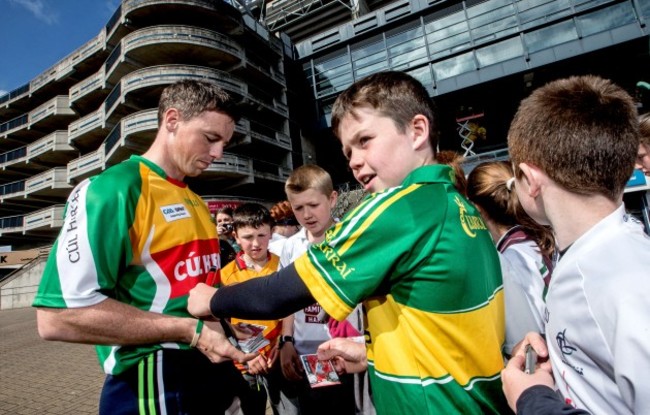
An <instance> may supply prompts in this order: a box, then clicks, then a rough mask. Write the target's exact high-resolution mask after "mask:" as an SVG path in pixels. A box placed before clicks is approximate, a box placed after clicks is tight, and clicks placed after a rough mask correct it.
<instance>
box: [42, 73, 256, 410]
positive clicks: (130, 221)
mask: <svg viewBox="0 0 650 415" xmlns="http://www.w3.org/2000/svg"><path fill="white" fill-rule="evenodd" d="M237 117H238V116H237V112H236V107H235V101H234V99H233V98H232V97H231V96H230V95H228V94H227V93H226V92H225V91H223V90H221V88H219V87H218V86H216V85H214V84H211V83H207V82H200V81H180V82H177V83H175V84H173V85H171V86H168V87H167V88H165V90H164V91H163V92H162V95H161V98H160V103H159V111H158V124H159V129H158V132H157V134H156V137H155V140H154V142H153V144H152V145H151V147H150V148H149V150H147V152H146V153H145V154H143V155H142V156H132V157H131V159H129V160H126V161H124V162H122V163H120V164H118V165H116V166H113V167H111V168H110V169H107V170H106V171H105V172H103V173H102V174H100V175H98V176H95V177H92V178H90V179H87V180H85V181H83V182H82V183H81V184H79V186H77V187H76V188H75V189H73V191H72V193H71V194H70V197H69V198H68V203H67V208H66V215H65V222H64V225H63V228H62V230H61V234H60V235H59V237H58V239H57V241H56V243H55V245H54V247H53V248H52V252H51V254H50V257H49V259H48V262H47V265H46V267H45V271H44V274H43V279H42V281H41V284H40V287H39V290H38V293H37V295H36V299H35V301H34V306H35V307H38V309H37V311H36V316H37V321H38V331H39V334H40V335H41V337H43V338H44V339H46V340H59V341H66V342H74V343H87V344H95V345H97V346H96V349H97V354H98V356H99V360H100V363H101V364H102V367H103V369H104V371H105V372H106V374H107V377H106V381H105V383H104V388H103V390H102V396H101V398H100V404H99V412H100V414H115V413H123V414H127V413H129V414H131V413H133V414H135V413H144V411H145V407H146V409H147V410H149V411H152V412H151V413H187V414H198V413H204V411H205V408H206V407H208V406H211V407H212V408H216V409H222V410H224V409H225V408H227V407H228V406H229V405H230V403H231V402H232V394H233V391H232V390H231V383H232V382H231V380H232V377H233V376H239V374H238V373H237V370H236V369H235V368H234V366H233V364H232V363H231V362H225V363H224V364H218V365H217V364H214V363H217V362H223V361H225V360H230V359H234V360H238V361H240V362H243V361H246V360H250V359H252V358H253V357H255V355H253V354H250V355H246V354H244V353H242V352H241V351H238V350H237V349H235V347H234V346H232V345H231V344H230V343H229V342H228V340H226V338H225V337H224V334H223V329H222V328H221V326H220V325H219V323H218V322H216V321H205V322H204V321H203V320H197V319H196V318H194V317H192V316H191V315H190V314H189V313H188V312H187V310H186V305H187V294H188V292H189V290H190V289H192V288H193V287H194V286H195V285H196V284H198V283H200V282H206V281H207V278H208V276H209V275H210V272H209V271H210V268H211V267H217V269H218V268H219V266H220V264H219V240H218V236H217V232H216V229H215V226H214V223H213V221H212V219H211V216H210V212H209V210H208V208H207V205H206V204H205V202H203V200H201V198H200V197H199V196H198V195H197V194H195V193H194V192H192V191H191V190H189V189H188V187H187V185H186V184H185V183H183V181H182V180H183V179H184V178H185V177H187V176H189V177H194V176H197V175H199V174H200V173H202V172H203V170H205V169H206V168H208V167H209V166H210V164H211V163H212V161H213V160H215V159H220V158H221V156H222V154H223V148H224V146H225V145H226V144H228V141H229V140H230V138H231V137H232V134H233V131H234V128H235V121H236V119H237ZM217 282H218V281H217ZM209 283H210V284H212V283H213V282H209ZM216 409H215V410H216ZM139 411H140V412H139Z"/></svg>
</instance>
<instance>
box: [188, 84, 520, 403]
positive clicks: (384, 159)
mask: <svg viewBox="0 0 650 415" xmlns="http://www.w3.org/2000/svg"><path fill="white" fill-rule="evenodd" d="M436 122H437V120H436V117H435V114H434V105H433V102H432V101H431V99H430V97H429V95H428V93H427V91H426V89H425V88H424V87H423V86H422V85H421V84H420V83H419V82H418V81H417V80H415V79H413V78H412V77H410V76H409V75H406V74H404V73H401V72H385V73H379V74H374V75H371V76H369V77H367V78H365V79H363V80H361V81H358V82H357V83H355V84H353V85H352V86H351V87H349V88H348V89H347V90H346V91H345V92H343V93H342V94H341V95H340V96H339V97H338V98H337V100H336V102H335V104H334V107H333V110H332V129H333V131H334V133H335V134H336V135H337V137H338V138H339V139H340V141H341V144H342V147H343V152H344V154H345V156H346V158H347V159H348V161H349V166H350V168H351V170H352V172H353V174H354V176H355V178H356V179H357V181H358V182H359V183H361V184H362V185H363V186H364V189H365V190H366V191H367V192H368V193H369V195H368V196H367V197H366V198H365V199H364V200H363V201H362V203H361V204H360V205H359V206H357V207H356V208H355V209H354V210H352V211H351V212H349V213H348V214H347V215H346V216H345V217H344V218H343V219H342V220H341V222H339V223H337V224H336V225H334V226H333V227H332V228H331V229H329V230H328V231H327V234H326V238H325V241H324V242H322V243H320V244H316V245H314V246H312V247H310V249H309V250H308V251H307V253H305V254H304V255H303V256H302V257H300V258H298V259H297V260H296V261H295V262H294V263H293V264H292V265H291V266H289V267H287V268H284V269H283V270H281V271H279V272H278V273H276V274H273V275H272V276H270V277H268V278H264V279H260V281H259V282H250V283H245V284H240V285H239V286H236V287H227V288H225V289H223V288H222V289H220V290H219V291H218V292H216V293H215V289H214V288H212V287H209V286H207V285H203V284H199V285H197V287H195V288H194V289H193V290H192V291H191V292H190V300H189V302H188V307H189V311H190V312H191V313H192V314H193V315H195V316H204V315H209V314H212V315H214V316H217V317H220V316H227V315H234V316H237V315H246V316H252V315H255V316H265V317H269V316H273V315H283V313H284V314H286V313H287V311H289V312H291V311H295V310H296V309H299V308H302V307H304V306H305V305H307V304H310V302H313V300H314V299H315V300H317V301H318V303H319V304H320V305H321V306H322V307H323V308H324V309H325V310H326V311H327V313H328V314H329V315H330V316H332V317H334V318H336V319H337V320H342V319H344V318H345V316H346V315H347V314H348V313H350V312H351V311H352V309H353V308H354V306H355V305H356V304H357V303H359V302H363V303H364V306H365V308H366V310H367V320H368V325H367V335H366V349H367V355H366V354H365V353H364V352H365V350H364V349H363V345H359V346H355V345H354V344H353V343H351V342H349V341H346V340H344V339H333V340H331V341H330V342H328V343H325V344H324V345H322V346H321V348H320V356H321V358H323V359H326V358H335V360H336V363H337V365H338V368H339V369H340V370H341V371H343V370H348V369H351V370H359V369H363V368H365V367H366V366H367V367H368V370H369V374H370V381H371V389H372V394H373V400H374V403H375V407H376V410H377V413H379V414H393V413H408V414H434V413H435V414H439V413H472V414H483V413H507V412H508V411H509V409H508V407H507V404H506V402H505V399H504V398H503V395H502V393H501V390H500V388H501V382H500V370H501V369H502V367H503V358H502V356H501V352H500V348H501V345H502V343H503V341H504V315H503V313H504V310H503V287H502V282H501V270H500V265H499V259H498V257H497V253H496V250H495V248H494V245H493V243H492V240H491V238H490V234H489V233H488V231H487V229H486V227H485V224H484V223H483V221H482V220H481V218H480V216H479V213H478V212H477V211H476V209H475V208H474V207H473V206H472V205H471V204H470V203H469V202H468V201H467V200H466V199H465V198H464V197H463V196H462V195H461V194H459V193H458V191H457V190H456V188H455V187H454V181H455V177H454V173H453V170H452V169H451V168H450V167H449V166H447V165H440V164H437V163H436V161H435V148H436V147H437V141H438V128H437V124H436ZM258 290H260V291H261V290H263V291H264V292H265V293H266V297H267V298H265V299H266V300H267V301H264V302H260V303H257V304H255V307H251V306H249V305H247V304H245V301H243V300H242V299H243V298H245V297H247V296H250V293H251V292H255V291H258Z"/></svg>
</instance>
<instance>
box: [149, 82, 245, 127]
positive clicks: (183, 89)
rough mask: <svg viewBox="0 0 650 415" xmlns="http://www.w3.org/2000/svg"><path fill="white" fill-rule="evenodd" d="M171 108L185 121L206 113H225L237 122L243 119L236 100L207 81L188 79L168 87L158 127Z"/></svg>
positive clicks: (162, 101) (160, 109)
mask: <svg viewBox="0 0 650 415" xmlns="http://www.w3.org/2000/svg"><path fill="white" fill-rule="evenodd" d="M170 108H176V109H177V110H178V111H179V113H180V115H181V117H182V118H183V119H184V120H190V119H192V118H194V117H196V116H197V115H199V114H201V113H203V112H205V111H218V112H223V113H224V114H226V115H228V116H229V117H230V118H232V119H233V120H234V121H235V122H237V121H239V118H240V117H241V113H240V109H239V106H238V105H237V102H236V101H235V98H234V97H233V96H232V95H230V94H229V93H228V92H226V91H224V90H223V89H222V88H221V87H219V86H218V85H217V84H215V83H212V82H207V81H197V80H189V79H187V80H182V81H178V82H175V83H173V84H171V85H169V86H168V87H166V88H165V89H164V90H163V92H162V94H161V95H160V101H159V103H158V125H160V123H161V122H162V119H163V117H164V115H165V112H166V111H167V110H168V109H170Z"/></svg>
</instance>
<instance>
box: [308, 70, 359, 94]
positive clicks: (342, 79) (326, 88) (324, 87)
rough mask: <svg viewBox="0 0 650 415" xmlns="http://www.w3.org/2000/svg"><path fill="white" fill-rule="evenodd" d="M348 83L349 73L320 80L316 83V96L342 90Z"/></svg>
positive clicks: (349, 80) (350, 80)
mask: <svg viewBox="0 0 650 415" xmlns="http://www.w3.org/2000/svg"><path fill="white" fill-rule="evenodd" d="M350 84H352V74H351V73H347V74H344V75H341V76H339V77H336V78H330V79H327V80H324V81H321V82H319V83H318V84H317V85H316V96H317V97H322V96H325V95H330V94H333V93H336V92H342V91H343V90H344V89H345V88H347V87H348V86H350Z"/></svg>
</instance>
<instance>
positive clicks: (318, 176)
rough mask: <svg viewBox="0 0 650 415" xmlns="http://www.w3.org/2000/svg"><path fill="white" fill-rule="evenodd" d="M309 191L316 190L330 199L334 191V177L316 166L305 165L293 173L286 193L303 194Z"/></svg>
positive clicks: (286, 184) (285, 186) (288, 181)
mask: <svg viewBox="0 0 650 415" xmlns="http://www.w3.org/2000/svg"><path fill="white" fill-rule="evenodd" d="M307 189H314V190H317V191H319V192H321V193H322V194H324V195H325V196H327V197H329V196H330V195H331V194H332V192H333V191H334V184H333V183H332V176H330V174H329V173H328V172H327V171H325V170H324V169H323V168H322V167H319V166H317V165H315V164H305V165H302V166H300V167H298V168H297V169H295V170H294V171H292V172H291V175H289V178H288V179H287V182H286V183H285V184H284V191H285V193H286V194H287V195H289V193H302V192H304V191H305V190H307Z"/></svg>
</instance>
